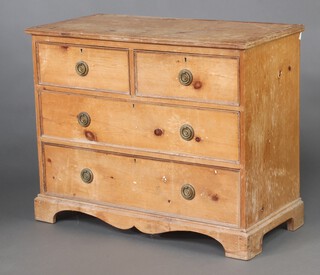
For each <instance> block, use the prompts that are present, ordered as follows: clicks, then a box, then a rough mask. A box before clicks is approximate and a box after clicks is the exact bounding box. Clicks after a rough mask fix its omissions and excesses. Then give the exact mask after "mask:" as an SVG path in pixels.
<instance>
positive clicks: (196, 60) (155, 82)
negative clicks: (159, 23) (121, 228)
mask: <svg viewBox="0 0 320 275" xmlns="http://www.w3.org/2000/svg"><path fill="white" fill-rule="evenodd" d="M135 62H136V94H137V95H138V96H146V97H159V98H171V99H178V100H179V99H181V100H193V101H199V102H213V103H218V104H229V105H238V104H239V60H238V58H236V57H235V58H231V57H230V58H228V57H214V56H202V55H187V54H174V53H166V52H162V53H154V52H136V54H135Z"/></svg>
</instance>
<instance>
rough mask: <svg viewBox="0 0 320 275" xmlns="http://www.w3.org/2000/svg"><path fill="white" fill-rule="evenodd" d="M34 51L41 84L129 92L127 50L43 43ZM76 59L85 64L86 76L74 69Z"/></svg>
mask: <svg viewBox="0 0 320 275" xmlns="http://www.w3.org/2000/svg"><path fill="white" fill-rule="evenodd" d="M37 50H38V62H39V65H38V66H39V67H38V70H39V83H40V84H47V85H48V84H50V85H55V86H62V87H72V88H73V89H74V88H80V89H91V90H92V89H93V90H102V91H109V92H110V91H111V92H117V93H125V94H129V65H128V58H129V57H128V51H127V50H123V49H122V50H120V49H109V48H108V49H106V48H92V47H76V46H70V45H69V44H45V43H38V44H37ZM79 61H84V62H86V63H87V64H88V67H89V72H88V74H87V75H86V76H80V75H78V74H77V72H76V70H75V66H76V64H77V63H78V62H79Z"/></svg>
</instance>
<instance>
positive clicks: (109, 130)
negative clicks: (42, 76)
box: [41, 91, 239, 163]
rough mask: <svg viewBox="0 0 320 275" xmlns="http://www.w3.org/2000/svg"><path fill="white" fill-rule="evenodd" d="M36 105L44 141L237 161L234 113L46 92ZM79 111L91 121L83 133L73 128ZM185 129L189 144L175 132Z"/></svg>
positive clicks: (236, 135)
mask: <svg viewBox="0 0 320 275" xmlns="http://www.w3.org/2000/svg"><path fill="white" fill-rule="evenodd" d="M41 102H42V103H41V104H42V134H43V135H44V136H49V137H60V138H65V139H70V140H72V141H74V142H90V143H91V142H94V143H106V144H113V145H117V146H120V147H124V148H125V147H127V148H140V149H144V150H148V151H153V152H157V151H161V152H163V153H166V154H175V155H180V156H184V155H193V156H199V157H205V158H211V159H219V160H223V161H230V162H235V163H236V162H238V160H239V118H238V113H237V112H222V111H213V110H210V111H208V110H198V109H188V108H177V107H174V108H173V107H169V106H159V105H153V104H134V103H130V102H126V101H115V100H113V101H111V100H107V99H103V100H102V99H97V98H95V97H89V96H78V95H74V94H63V93H53V92H47V91H46V92H45V91H43V92H42V95H41ZM51 106H55V107H54V108H52V107H51ZM97 110H99V111H97ZM80 112H87V113H88V114H89V115H90V117H91V124H90V125H89V126H88V127H86V128H84V127H82V126H80V125H79V124H78V120H77V115H78V114H79V113H80ZM184 124H189V125H191V126H192V127H193V128H194V132H195V135H194V139H192V140H190V141H185V140H184V139H182V138H181V136H180V127H181V126H182V125H184ZM155 129H162V131H163V134H162V135H161V136H156V135H155V134H154V131H155ZM197 137H198V138H199V139H200V141H199V142H197V141H196V138H197Z"/></svg>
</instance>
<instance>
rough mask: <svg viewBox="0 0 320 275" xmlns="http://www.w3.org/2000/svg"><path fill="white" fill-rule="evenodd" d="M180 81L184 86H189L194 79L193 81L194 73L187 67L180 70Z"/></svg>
mask: <svg viewBox="0 0 320 275" xmlns="http://www.w3.org/2000/svg"><path fill="white" fill-rule="evenodd" d="M178 78H179V82H180V83H181V84H182V85H184V86H189V85H190V84H191V83H192V81H193V75H192V73H191V72H190V71H189V70H187V69H183V70H181V71H180V72H179V76H178Z"/></svg>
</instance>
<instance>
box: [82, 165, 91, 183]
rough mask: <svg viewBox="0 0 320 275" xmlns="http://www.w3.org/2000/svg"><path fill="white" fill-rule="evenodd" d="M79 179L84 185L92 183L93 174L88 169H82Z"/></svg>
mask: <svg viewBox="0 0 320 275" xmlns="http://www.w3.org/2000/svg"><path fill="white" fill-rule="evenodd" d="M80 177H81V179H82V181H83V182H84V183H91V182H92V181H93V173H92V171H91V170H90V169H89V168H84V169H82V170H81V172H80Z"/></svg>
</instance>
